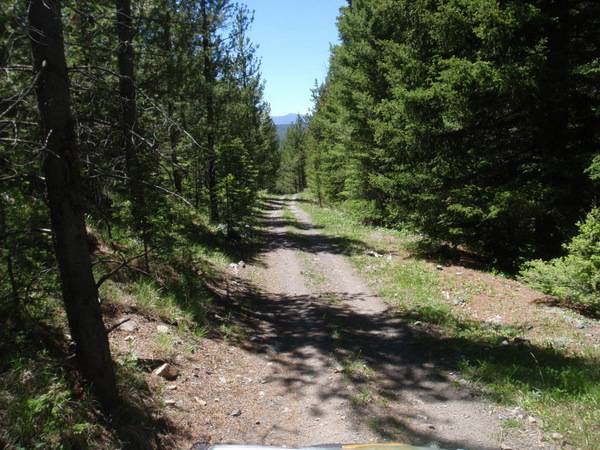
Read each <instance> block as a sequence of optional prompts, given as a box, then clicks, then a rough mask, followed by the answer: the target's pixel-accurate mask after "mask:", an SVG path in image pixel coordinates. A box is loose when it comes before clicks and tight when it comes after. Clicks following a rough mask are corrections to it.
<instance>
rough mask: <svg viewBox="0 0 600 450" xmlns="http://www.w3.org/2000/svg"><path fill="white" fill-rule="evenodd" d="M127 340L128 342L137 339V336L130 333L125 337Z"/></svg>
mask: <svg viewBox="0 0 600 450" xmlns="http://www.w3.org/2000/svg"><path fill="white" fill-rule="evenodd" d="M125 340H126V341H127V342H132V341H135V337H134V336H132V335H131V334H130V335H128V336H126V337H125Z"/></svg>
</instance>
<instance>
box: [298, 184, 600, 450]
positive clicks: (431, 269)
mask: <svg viewBox="0 0 600 450" xmlns="http://www.w3.org/2000/svg"><path fill="white" fill-rule="evenodd" d="M300 199H301V201H300V202H299V204H300V206H301V207H302V208H303V209H304V210H305V211H307V212H308V213H309V214H310V215H311V217H312V220H313V222H314V224H315V225H316V226H318V227H321V228H322V230H323V233H324V234H325V235H326V236H328V237H330V238H331V239H332V240H335V241H336V242H338V243H341V245H342V250H343V251H344V253H345V254H346V255H347V256H348V258H349V260H350V261H351V262H352V263H353V264H354V265H355V266H356V267H357V268H358V269H359V271H360V272H361V273H362V274H363V276H365V277H366V278H367V279H368V280H370V281H371V282H372V283H373V284H374V285H375V286H377V289H378V290H379V293H380V295H382V296H383V297H384V298H386V299H387V300H388V301H389V302H390V304H392V305H394V306H395V308H396V310H397V313H398V315H399V316H401V317H402V318H404V320H405V321H406V322H407V323H409V324H410V325H411V329H412V333H411V336H412V341H413V342H412V343H413V344H415V345H416V346H418V348H420V349H422V350H423V351H424V352H426V353H427V354H428V357H429V358H432V359H433V360H435V361H436V362H437V364H440V363H441V364H442V365H443V364H445V365H446V367H447V370H451V371H459V372H460V373H462V375H463V377H464V378H466V379H470V380H472V381H476V382H478V383H479V384H480V386H482V388H483V391H482V392H483V393H484V395H487V396H488V397H489V398H490V399H492V400H494V401H496V402H498V403H500V404H504V405H518V406H520V407H521V408H523V409H525V410H526V411H527V412H528V414H529V415H530V416H532V417H535V418H536V419H537V423H538V424H540V425H541V426H542V427H543V429H544V430H545V432H546V433H548V435H549V434H551V433H560V434H562V435H563V436H564V437H565V442H567V443H568V444H570V445H573V446H574V447H578V448H582V449H590V450H591V449H597V448H600V425H599V424H600V364H599V363H600V357H599V352H598V346H597V345H596V346H593V345H590V344H584V343H581V342H579V343H578V346H579V347H578V348H579V349H578V351H573V350H572V347H571V350H569V349H568V348H569V347H567V346H558V345H553V341H552V340H550V339H548V340H541V341H540V342H538V341H533V342H532V341H529V340H526V339H524V338H523V336H526V335H527V331H528V327H527V326H506V325H500V324H496V323H485V322H481V321H478V320H474V319H473V318H472V317H471V316H469V315H468V314H467V313H466V312H465V311H464V310H462V309H460V308H452V307H451V306H450V304H449V302H448V301H447V298H445V297H446V295H447V296H449V297H450V298H456V297H461V298H463V299H464V300H465V301H469V299H470V298H471V296H473V295H475V294H477V293H484V292H485V293H488V294H490V295H493V289H492V288H489V287H488V286H487V285H486V284H485V283H484V282H483V281H482V280H481V279H478V280H476V281H468V282H467V281H466V280H465V279H460V278H459V280H460V281H453V282H452V281H451V282H449V281H448V280H447V279H442V278H441V276H440V274H439V273H438V271H437V270H436V269H435V266H434V265H432V264H427V261H425V260H420V259H417V258H415V257H414V256H412V254H411V250H412V249H414V248H415V243H417V244H418V237H417V236H415V235H412V234H411V233H408V232H403V231H394V230H386V229H381V228H376V227H370V226H365V225H363V224H362V223H361V221H360V218H359V217H357V216H355V215H353V214H350V213H348V212H344V211H342V210H340V209H336V208H319V207H318V206H317V205H316V203H315V202H312V201H311V200H310V198H309V197H308V196H307V195H306V194H304V195H303V196H301V197H300ZM368 251H373V252H376V255H373V253H372V252H368ZM369 253H370V254H369ZM448 283H451V284H450V285H448ZM544 326H545V328H544V330H542V331H546V332H547V333H548V335H549V336H550V335H553V329H552V327H553V322H552V321H547V322H546V325H544ZM536 331H537V332H538V333H539V331H540V330H536ZM568 338H569V337H565V339H568ZM425 350H426V351H425ZM515 425H516V424H515ZM521 426H522V427H523V428H525V427H527V426H529V425H528V424H527V423H526V421H525V420H523V421H522V423H521Z"/></svg>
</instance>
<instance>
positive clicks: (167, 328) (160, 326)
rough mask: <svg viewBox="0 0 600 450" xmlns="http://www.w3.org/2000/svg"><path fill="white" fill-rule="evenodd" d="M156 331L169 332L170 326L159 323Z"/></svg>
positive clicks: (159, 332)
mask: <svg viewBox="0 0 600 450" xmlns="http://www.w3.org/2000/svg"><path fill="white" fill-rule="evenodd" d="M156 332H157V333H158V334H167V333H168V332H169V327H168V326H167V325H158V326H157V327H156Z"/></svg>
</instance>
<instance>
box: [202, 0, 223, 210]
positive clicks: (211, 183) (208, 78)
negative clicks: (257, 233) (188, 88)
mask: <svg viewBox="0 0 600 450" xmlns="http://www.w3.org/2000/svg"><path fill="white" fill-rule="evenodd" d="M200 7H201V10H202V11H201V13H202V52H203V55H204V83H205V86H206V88H205V89H206V92H205V102H206V103H205V105H206V128H207V131H206V132H207V138H206V147H207V152H208V173H207V179H206V183H207V187H208V202H209V206H210V220H211V221H213V222H216V221H217V220H218V219H219V205H218V200H217V169H216V163H217V151H216V145H215V144H216V136H215V108H214V101H215V99H214V95H213V89H214V84H215V80H216V76H215V69H214V62H213V58H212V54H211V53H212V45H211V42H210V39H209V36H210V35H211V32H210V24H209V17H208V10H207V7H206V0H201V2H200Z"/></svg>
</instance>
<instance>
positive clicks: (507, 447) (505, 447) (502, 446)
mask: <svg viewBox="0 0 600 450" xmlns="http://www.w3.org/2000/svg"><path fill="white" fill-rule="evenodd" d="M500 450H513V448H512V447H511V446H510V445H506V444H500Z"/></svg>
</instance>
